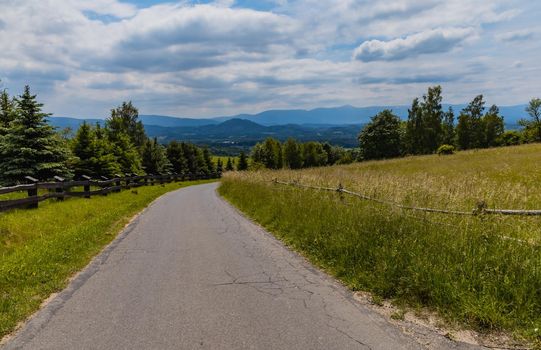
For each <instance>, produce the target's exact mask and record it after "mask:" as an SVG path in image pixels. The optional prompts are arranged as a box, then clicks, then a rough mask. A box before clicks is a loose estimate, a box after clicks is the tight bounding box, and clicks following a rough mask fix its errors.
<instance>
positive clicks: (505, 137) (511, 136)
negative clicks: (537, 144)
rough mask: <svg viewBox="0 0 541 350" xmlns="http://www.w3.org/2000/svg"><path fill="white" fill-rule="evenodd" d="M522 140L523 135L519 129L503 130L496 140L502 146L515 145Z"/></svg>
mask: <svg viewBox="0 0 541 350" xmlns="http://www.w3.org/2000/svg"><path fill="white" fill-rule="evenodd" d="M523 142H524V139H523V136H522V134H521V133H520V132H519V131H516V130H511V131H506V132H504V133H503V134H502V135H501V136H500V137H499V140H498V143H499V144H500V145H502V146H516V145H520V144H522V143H523Z"/></svg>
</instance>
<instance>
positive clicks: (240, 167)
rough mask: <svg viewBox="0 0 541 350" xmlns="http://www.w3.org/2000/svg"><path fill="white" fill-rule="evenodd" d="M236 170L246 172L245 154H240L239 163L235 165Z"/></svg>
mask: <svg viewBox="0 0 541 350" xmlns="http://www.w3.org/2000/svg"><path fill="white" fill-rule="evenodd" d="M237 170H239V171H244V170H248V157H247V156H246V153H244V152H242V151H241V152H240V156H239V163H238V164H237Z"/></svg>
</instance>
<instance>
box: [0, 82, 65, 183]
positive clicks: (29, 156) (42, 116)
mask: <svg viewBox="0 0 541 350" xmlns="http://www.w3.org/2000/svg"><path fill="white" fill-rule="evenodd" d="M16 107H17V113H16V116H15V118H14V120H13V121H12V122H11V123H10V127H9V129H8V133H7V134H6V135H5V136H4V137H3V142H2V145H1V149H0V159H1V162H0V176H1V179H2V181H3V182H4V183H9V184H11V183H16V182H23V181H25V180H24V177H25V176H32V177H34V178H37V179H39V180H47V179H51V178H52V177H53V176H55V175H59V176H64V177H68V176H70V175H71V173H70V171H69V170H68V168H67V161H68V159H69V156H70V154H69V150H68V148H67V146H66V145H65V143H64V142H63V140H62V139H61V138H60V137H59V135H58V134H56V133H55V131H54V129H53V127H51V126H50V125H49V124H48V123H47V121H46V117H47V116H48V114H47V113H43V112H42V110H41V108H42V107H43V104H41V103H38V102H37V101H36V96H35V95H32V94H31V93H30V88H29V87H28V86H25V88H24V93H23V94H22V95H21V96H19V98H18V99H17V100H16Z"/></svg>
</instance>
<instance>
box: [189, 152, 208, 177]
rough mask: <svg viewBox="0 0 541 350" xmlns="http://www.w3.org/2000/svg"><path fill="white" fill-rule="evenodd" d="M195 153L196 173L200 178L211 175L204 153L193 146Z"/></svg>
mask: <svg viewBox="0 0 541 350" xmlns="http://www.w3.org/2000/svg"><path fill="white" fill-rule="evenodd" d="M192 147H193V149H194V152H195V169H196V170H195V173H196V174H197V175H199V176H206V175H209V168H208V163H207V160H206V159H205V155H204V153H203V151H202V150H201V149H200V148H199V147H196V146H192Z"/></svg>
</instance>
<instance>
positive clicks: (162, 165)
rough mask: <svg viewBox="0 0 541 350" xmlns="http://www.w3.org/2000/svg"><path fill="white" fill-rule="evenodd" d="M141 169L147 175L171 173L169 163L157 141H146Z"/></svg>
mask: <svg viewBox="0 0 541 350" xmlns="http://www.w3.org/2000/svg"><path fill="white" fill-rule="evenodd" d="M142 153H143V154H142V162H143V168H144V169H145V172H146V173H147V174H165V173H168V172H170V171H171V168H172V166H171V163H170V162H169V159H167V156H166V151H165V149H164V147H163V146H162V145H160V144H159V143H158V139H157V138H154V139H152V140H151V139H147V141H146V142H145V144H144V145H143V152H142Z"/></svg>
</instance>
